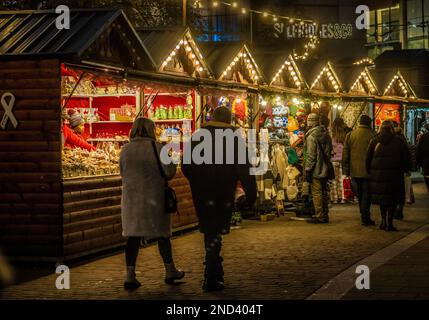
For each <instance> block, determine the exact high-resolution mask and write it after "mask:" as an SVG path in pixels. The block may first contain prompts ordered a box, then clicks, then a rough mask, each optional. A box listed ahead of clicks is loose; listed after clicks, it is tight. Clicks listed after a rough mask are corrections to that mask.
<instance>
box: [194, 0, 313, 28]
mask: <svg viewBox="0 0 429 320" xmlns="http://www.w3.org/2000/svg"><path fill="white" fill-rule="evenodd" d="M221 5H224V6H228V7H231V8H233V9H237V10H238V9H240V12H241V13H242V14H248V13H256V14H260V15H262V16H263V17H264V18H268V17H271V18H272V19H273V21H274V22H277V21H279V20H287V21H288V22H289V23H291V24H293V23H296V22H299V23H303V24H305V23H309V24H313V23H314V21H313V20H309V19H301V18H295V17H289V16H284V15H280V14H275V13H271V12H268V11H259V10H254V9H251V8H245V7H241V6H239V2H238V1H232V2H226V1H212V3H211V6H212V8H218V7H220V6H221ZM193 6H194V8H198V9H199V8H202V7H203V5H202V1H200V0H196V1H194V4H193Z"/></svg>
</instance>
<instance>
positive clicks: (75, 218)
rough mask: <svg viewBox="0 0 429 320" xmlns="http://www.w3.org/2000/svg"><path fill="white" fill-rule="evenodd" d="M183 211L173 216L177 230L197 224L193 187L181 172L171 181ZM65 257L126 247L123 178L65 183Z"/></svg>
mask: <svg viewBox="0 0 429 320" xmlns="http://www.w3.org/2000/svg"><path fill="white" fill-rule="evenodd" d="M171 186H172V187H173V188H174V189H175V191H176V193H177V198H178V201H179V204H178V206H179V212H180V216H179V215H177V214H174V215H172V223H173V230H174V229H175V228H179V227H184V226H187V225H191V224H193V223H195V222H197V218H196V214H195V209H194V205H193V202H192V196H191V193H190V187H189V184H188V182H187V180H186V179H185V178H184V176H183V174H182V173H181V172H180V171H179V172H178V173H177V175H176V177H175V178H174V179H173V180H172V181H171ZM63 190H64V194H63V200H64V218H63V221H64V226H63V231H64V254H65V257H66V258H67V257H76V256H79V255H85V254H88V253H92V252H96V251H101V250H103V249H106V248H110V247H112V246H120V245H122V244H124V241H125V239H124V238H123V237H122V224H121V192H122V181H121V177H120V176H105V177H93V178H82V179H70V180H65V181H64V183H63Z"/></svg>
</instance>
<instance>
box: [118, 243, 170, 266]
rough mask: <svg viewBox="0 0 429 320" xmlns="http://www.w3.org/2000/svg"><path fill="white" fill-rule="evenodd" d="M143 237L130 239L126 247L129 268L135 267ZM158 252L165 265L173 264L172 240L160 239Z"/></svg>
mask: <svg viewBox="0 0 429 320" xmlns="http://www.w3.org/2000/svg"><path fill="white" fill-rule="evenodd" d="M141 240H142V238H141V237H128V239H127V244H126V246H125V262H126V263H127V266H128V267H135V266H136V262H137V256H138V255H139V249H140V242H141ZM157 240H158V250H159V254H160V255H161V257H162V260H163V261H164V263H165V264H167V263H172V262H173V254H172V250H171V241H170V238H158V239H157Z"/></svg>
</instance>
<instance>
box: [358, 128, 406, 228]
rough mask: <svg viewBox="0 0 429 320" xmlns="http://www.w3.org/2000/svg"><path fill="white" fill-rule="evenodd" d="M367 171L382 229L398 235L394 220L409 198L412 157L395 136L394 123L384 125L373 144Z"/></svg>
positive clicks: (368, 158)
mask: <svg viewBox="0 0 429 320" xmlns="http://www.w3.org/2000/svg"><path fill="white" fill-rule="evenodd" d="M366 167H367V170H368V172H369V174H370V176H371V178H370V190H371V200H372V203H374V204H378V205H380V211H381V221H382V222H381V225H380V229H382V230H386V231H396V228H395V227H394V226H393V217H394V214H395V210H396V207H397V206H398V204H400V203H402V201H403V199H404V197H405V188H404V174H405V173H406V172H408V171H409V167H410V157H409V152H408V146H407V144H406V143H405V142H404V141H403V140H402V139H401V138H400V137H398V135H396V134H395V133H394V129H393V124H392V122H391V121H384V122H383V124H382V125H381V127H380V131H379V133H378V134H377V135H376V136H375V137H374V139H373V140H372V141H371V143H370V145H369V147H368V151H367V155H366Z"/></svg>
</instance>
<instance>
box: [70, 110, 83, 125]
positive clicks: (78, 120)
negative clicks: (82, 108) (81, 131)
mask: <svg viewBox="0 0 429 320" xmlns="http://www.w3.org/2000/svg"><path fill="white" fill-rule="evenodd" d="M69 114H70V117H69V122H70V126H71V127H72V128H76V127H77V126H79V125H81V124H82V123H84V122H85V120H83V116H82V115H81V114H80V113H79V112H77V111H76V110H71V111H70V112H69Z"/></svg>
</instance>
